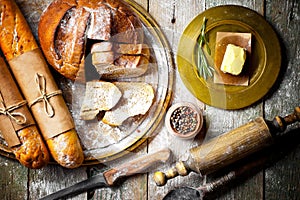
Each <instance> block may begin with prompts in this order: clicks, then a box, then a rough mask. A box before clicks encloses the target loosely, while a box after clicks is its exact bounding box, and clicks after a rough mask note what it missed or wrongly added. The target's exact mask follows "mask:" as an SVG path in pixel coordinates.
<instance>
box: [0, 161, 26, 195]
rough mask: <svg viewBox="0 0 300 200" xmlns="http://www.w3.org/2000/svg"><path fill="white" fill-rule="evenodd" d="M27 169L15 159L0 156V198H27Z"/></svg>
mask: <svg viewBox="0 0 300 200" xmlns="http://www.w3.org/2000/svg"><path fill="white" fill-rule="evenodd" d="M28 170H29V169H27V168H26V167H24V166H22V165H20V164H19V163H18V162H17V161H15V160H10V159H7V158H4V157H0V185H1V187H0V194H1V199H3V200H11V199H20V200H22V199H27V198H28V193H27V181H28Z"/></svg>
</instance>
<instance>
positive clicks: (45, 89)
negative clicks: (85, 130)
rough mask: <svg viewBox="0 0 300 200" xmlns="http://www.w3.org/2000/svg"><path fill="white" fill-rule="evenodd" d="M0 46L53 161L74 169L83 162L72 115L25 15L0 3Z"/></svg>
mask: <svg viewBox="0 0 300 200" xmlns="http://www.w3.org/2000/svg"><path fill="white" fill-rule="evenodd" d="M0 14H1V15H0V16H1V23H0V31H1V32H0V36H1V37H0V46H1V49H2V51H3V53H4V55H5V57H6V59H7V61H8V63H9V65H10V68H11V70H12V72H13V74H14V76H15V78H16V80H17V83H18V85H19V87H20V89H21V91H22V93H23V94H24V96H25V99H26V100H27V101H28V103H29V106H30V110H31V111H32V113H33V116H34V118H35V120H36V122H37V124H38V126H39V128H40V130H41V132H42V134H43V136H44V138H45V140H46V142H47V144H48V148H49V150H50V152H51V155H52V156H53V158H54V159H55V160H56V161H57V162H58V163H59V164H61V165H62V166H64V167H67V168H75V167H78V166H80V165H81V164H82V162H83V160H84V156H83V151H82V148H81V144H80V141H79V138H78V136H77V133H76V131H75V128H74V127H75V125H74V122H73V119H72V117H71V114H70V112H69V110H68V107H67V106H66V103H65V101H64V99H63V97H62V95H61V91H60V90H59V88H58V86H57V85H56V83H55V81H54V78H53V76H52V74H51V72H50V70H49V68H48V65H47V63H46V61H45V59H44V57H43V54H42V53H41V51H40V49H39V48H38V45H37V43H36V41H35V38H34V36H33V34H32V32H31V30H30V27H29V25H28V24H27V22H26V20H25V18H24V16H23V15H22V13H21V11H20V10H19V8H18V7H17V5H16V3H15V2H14V1H10V0H0Z"/></svg>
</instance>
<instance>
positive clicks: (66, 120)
mask: <svg viewBox="0 0 300 200" xmlns="http://www.w3.org/2000/svg"><path fill="white" fill-rule="evenodd" d="M9 65H10V67H11V69H12V71H13V74H14V76H15V78H16V80H17V82H18V84H19V87H20V88H21V91H22V92H23V94H24V96H25V98H26V100H27V101H28V103H29V105H31V104H32V103H33V102H36V101H37V100H38V101H37V102H36V103H34V104H33V105H31V106H30V109H31V111H32V113H33V116H34V117H35V120H36V122H37V124H38V126H39V128H40V130H41V132H42V134H43V136H44V138H45V139H46V140H47V139H49V138H53V137H55V136H57V135H59V134H61V133H64V132H67V131H69V130H71V129H73V128H74V127H75V126H74V122H73V119H72V117H71V115H70V112H69V110H68V107H67V106H66V103H65V101H64V99H63V97H62V95H61V94H60V93H59V92H60V90H59V89H58V87H57V85H56V83H55V81H54V78H53V76H52V74H51V72H50V70H49V68H48V65H47V63H46V61H45V59H44V57H43V55H42V53H41V51H40V49H35V50H32V51H29V52H26V53H24V54H22V55H20V56H18V57H16V58H14V59H12V60H10V61H9ZM44 90H45V91H44ZM43 91H44V92H45V94H44V96H43V95H42V92H43ZM46 103H47V104H46ZM52 109H53V115H52V116H51V112H52ZM47 111H48V112H47Z"/></svg>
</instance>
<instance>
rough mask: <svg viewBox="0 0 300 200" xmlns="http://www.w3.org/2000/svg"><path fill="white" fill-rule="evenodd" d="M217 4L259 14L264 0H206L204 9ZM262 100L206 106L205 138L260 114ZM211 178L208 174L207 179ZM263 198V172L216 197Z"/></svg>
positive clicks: (235, 182) (233, 182) (239, 124)
mask: <svg viewBox="0 0 300 200" xmlns="http://www.w3.org/2000/svg"><path fill="white" fill-rule="evenodd" d="M219 5H242V6H245V7H248V8H250V9H253V10H255V11H257V12H259V13H260V14H262V15H263V14H264V13H263V10H264V1H261V0H260V1H245V0H229V1H224V0H206V1H205V9H208V8H211V7H215V6H219ZM261 102H262V101H260V102H257V103H255V104H254V105H251V106H250V107H247V108H244V109H240V110H235V111H228V110H220V109H216V108H214V107H210V106H206V108H205V113H206V119H207V127H208V131H207V134H206V138H205V141H206V140H209V139H210V138H212V137H216V136H218V135H220V134H223V133H225V132H227V131H229V130H231V129H234V128H237V127H239V126H241V125H243V124H244V123H247V122H249V121H250V120H252V119H254V118H256V117H258V116H262V114H263V106H262V103H261ZM211 180H212V179H211V178H210V176H208V181H211ZM237 182H241V180H239V179H238V180H236V181H232V183H231V184H230V185H234V184H237ZM262 198H263V172H259V173H258V174H256V175H255V176H253V177H250V178H248V179H245V180H243V181H242V184H238V186H236V187H232V188H231V189H227V190H226V192H224V193H223V194H222V195H221V194H220V196H219V197H218V199H262Z"/></svg>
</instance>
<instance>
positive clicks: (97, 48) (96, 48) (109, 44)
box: [91, 41, 113, 54]
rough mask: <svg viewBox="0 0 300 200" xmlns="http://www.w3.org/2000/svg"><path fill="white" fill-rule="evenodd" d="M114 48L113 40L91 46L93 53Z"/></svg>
mask: <svg viewBox="0 0 300 200" xmlns="http://www.w3.org/2000/svg"><path fill="white" fill-rule="evenodd" d="M112 49H113V43H112V42H106V41H103V42H98V43H95V44H93V46H92V48H91V53H92V54H93V53H96V52H107V51H112Z"/></svg>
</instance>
